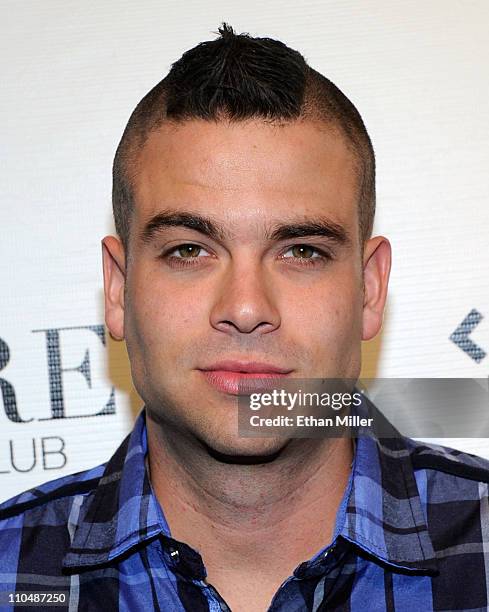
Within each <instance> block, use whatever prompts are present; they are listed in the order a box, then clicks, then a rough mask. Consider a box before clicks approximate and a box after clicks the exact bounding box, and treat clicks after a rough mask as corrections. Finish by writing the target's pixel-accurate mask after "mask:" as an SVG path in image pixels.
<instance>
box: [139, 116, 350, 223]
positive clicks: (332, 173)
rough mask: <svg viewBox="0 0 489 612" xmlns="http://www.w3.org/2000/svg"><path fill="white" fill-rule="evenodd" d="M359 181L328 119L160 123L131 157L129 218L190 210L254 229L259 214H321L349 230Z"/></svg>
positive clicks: (274, 217)
mask: <svg viewBox="0 0 489 612" xmlns="http://www.w3.org/2000/svg"><path fill="white" fill-rule="evenodd" d="M357 183H358V178H357V173H356V159H355V156H354V155H353V153H352V152H351V150H350V149H349V148H348V146H347V144H346V142H345V139H344V137H343V136H342V135H341V133H340V132H339V131H338V129H335V128H334V126H332V125H329V124H325V123H321V124H320V123H317V122H313V121H310V120H308V121H294V122H287V123H284V124H281V125H276V124H273V125H272V124H269V123H266V122H264V121H263V120H249V121H241V122H227V121H218V122H215V121H203V120H188V121H185V122H182V123H176V124H175V123H165V124H164V125H163V126H162V127H160V128H159V129H157V130H154V131H153V132H152V133H151V134H150V135H149V137H148V139H147V141H146V142H145V144H144V146H143V147H142V149H141V150H140V151H139V154H138V156H137V158H136V172H135V176H134V179H133V188H134V194H135V211H134V221H135V225H136V226H142V225H143V224H144V223H145V222H146V220H147V219H149V218H151V217H152V216H153V215H155V214H157V213H158V212H159V211H160V210H162V209H169V208H170V209H175V210H178V209H179V208H181V209H188V208H192V209H193V210H195V211H198V212H202V213H207V214H213V215H218V216H220V217H221V218H222V219H223V220H224V221H226V220H227V221H229V222H230V223H234V224H235V225H236V224H237V225H238V226H240V227H242V228H243V229H245V228H246V227H249V228H250V231H255V230H256V228H257V224H259V221H260V220H263V219H265V218H266V219H269V220H280V218H283V216H287V217H290V216H291V214H296V215H297V217H300V216H311V215H314V214H321V215H327V216H329V217H330V218H331V219H332V220H333V221H336V222H338V223H342V224H343V225H345V226H348V228H349V229H350V231H351V233H352V234H355V231H354V227H355V225H356V224H357Z"/></svg>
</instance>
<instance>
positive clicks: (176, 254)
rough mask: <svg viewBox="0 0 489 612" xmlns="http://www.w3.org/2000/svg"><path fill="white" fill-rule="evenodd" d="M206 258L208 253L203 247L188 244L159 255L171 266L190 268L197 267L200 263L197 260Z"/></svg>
mask: <svg viewBox="0 0 489 612" xmlns="http://www.w3.org/2000/svg"><path fill="white" fill-rule="evenodd" d="M202 253H206V255H202ZM207 256H209V253H207V251H206V250H205V249H204V248H203V247H201V246H199V245H198V244H193V243H191V242H188V243H185V244H179V245H178V246H176V247H173V248H172V249H170V250H169V251H166V252H165V253H163V254H162V255H161V258H162V259H165V260H166V261H167V262H168V264H169V265H171V266H192V265H196V264H197V265H198V264H199V263H201V262H198V261H197V260H198V259H202V257H207Z"/></svg>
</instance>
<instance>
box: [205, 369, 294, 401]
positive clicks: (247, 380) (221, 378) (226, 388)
mask: <svg viewBox="0 0 489 612" xmlns="http://www.w3.org/2000/svg"><path fill="white" fill-rule="evenodd" d="M200 372H201V373H202V374H203V376H204V378H205V379H206V380H207V382H208V383H209V384H210V385H211V386H213V387H214V388H216V389H217V390H218V391H222V392H223V393H228V394H231V395H248V394H249V393H256V392H261V391H265V390H270V389H273V388H274V387H276V386H277V384H278V382H279V381H280V379H282V378H285V377H286V376H288V374H290V373H291V372H292V370H290V369H286V368H282V367H279V366H276V365H274V364H269V363H263V362H257V361H253V362H250V361H248V362H244V361H220V362H217V363H214V364H212V365H210V366H208V367H206V368H201V369H200Z"/></svg>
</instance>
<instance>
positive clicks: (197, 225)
mask: <svg viewBox="0 0 489 612" xmlns="http://www.w3.org/2000/svg"><path fill="white" fill-rule="evenodd" d="M168 227H185V228H187V229H190V230H195V231H197V232H200V233H201V234H204V235H205V236H208V237H209V238H211V239H212V240H215V241H216V242H219V241H221V242H222V241H224V240H226V238H229V233H228V232H227V231H226V229H225V228H224V226H223V225H221V224H220V223H218V222H216V221H215V220H213V219H211V218H210V217H208V216H206V215H201V214H199V213H193V212H189V211H181V212H175V211H163V212H159V213H157V214H156V215H154V216H153V217H151V218H150V219H149V221H148V222H147V223H146V224H145V225H144V228H143V230H142V231H141V234H140V239H141V241H142V242H143V243H145V244H149V243H151V242H152V241H153V240H154V239H155V238H156V237H157V235H158V234H159V233H160V232H161V231H163V230H164V229H166V228H168ZM306 236H322V237H325V238H328V239H329V240H331V241H332V242H334V243H336V244H338V245H346V246H347V245H350V244H351V236H350V234H349V232H348V231H347V230H346V228H345V227H343V226H342V225H340V224H339V223H336V222H334V221H332V220H331V219H328V218H326V217H315V218H314V219H309V220H305V221H285V222H282V223H274V224H272V225H271V226H270V227H269V228H267V229H266V231H265V238H266V239H268V240H274V241H279V240H287V239H290V238H304V237H306Z"/></svg>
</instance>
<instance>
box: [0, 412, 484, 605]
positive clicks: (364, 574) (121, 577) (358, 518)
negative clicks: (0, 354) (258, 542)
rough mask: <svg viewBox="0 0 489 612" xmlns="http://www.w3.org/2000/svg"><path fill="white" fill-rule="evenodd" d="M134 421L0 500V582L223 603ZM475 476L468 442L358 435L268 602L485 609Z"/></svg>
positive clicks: (120, 598)
mask: <svg viewBox="0 0 489 612" xmlns="http://www.w3.org/2000/svg"><path fill="white" fill-rule="evenodd" d="M362 410H364V411H365V415H367V414H370V415H371V414H372V411H376V408H375V406H373V404H371V403H370V402H365V405H363V404H362V408H361V409H360V413H361V411H362ZM381 418H384V417H382V415H381ZM145 423H146V421H145V411H144V410H143V411H142V412H141V414H140V415H139V417H138V419H137V421H136V424H135V426H134V429H133V431H132V433H131V434H130V435H129V436H128V437H127V438H126V439H125V440H124V442H123V443H122V444H121V446H120V447H119V448H118V450H117V451H116V453H115V454H114V455H113V457H112V458H111V459H110V461H109V462H108V463H106V464H103V465H100V466H98V467H95V468H93V469H91V470H88V471H84V472H80V473H78V474H73V475H71V476H67V477H63V478H59V479H57V480H54V481H51V482H48V483H46V484H43V485H41V486H39V487H36V488H35V489H32V490H30V491H27V492H25V493H22V494H20V495H18V496H16V497H14V498H12V499H11V500H9V501H7V502H5V503H3V504H2V505H0V592H1V591H3V592H5V591H8V592H11V593H14V592H17V593H22V592H25V591H38V592H39V591H41V592H42V591H46V590H49V591H53V590H55V591H60V592H64V593H65V594H66V605H65V607H64V609H69V610H70V611H74V610H79V611H85V610H86V611H91V612H92V611H97V610H103V611H104V612H112V611H116V610H120V611H129V610H131V611H139V610H148V611H150V610H161V611H164V612H167V611H168V612H171V611H183V610H187V611H190V612H200V611H205V612H207V611H212V612H222V611H223V610H224V611H226V610H229V608H228V606H227V605H226V603H225V602H224V600H223V599H222V598H221V596H220V595H219V593H218V592H217V591H216V589H214V588H213V587H212V585H210V584H208V583H207V582H206V570H205V566H204V562H203V560H202V558H201V556H200V554H199V553H198V552H197V551H196V550H194V549H192V548H191V547H190V546H188V545H187V544H185V543H183V542H179V541H176V540H175V539H173V538H172V537H171V534H170V529H169V527H168V524H167V522H166V520H165V517H164V514H163V511H162V509H161V507H160V505H159V503H158V501H157V500H156V497H155V495H154V492H153V490H152V487H151V483H150V481H149V478H148V474H147V471H146V467H145V455H146V453H147V439H146V425H145ZM387 424H388V423H387ZM388 425H389V424H388ZM394 431H395V430H394ZM488 482H489V462H488V461H485V460H484V459H481V458H478V457H476V456H474V455H471V454H467V453H463V452H460V451H457V450H453V449H449V448H446V447H441V446H435V445H428V444H425V443H420V442H416V441H414V440H412V439H410V438H405V437H393V438H384V437H382V439H381V440H380V439H378V438H377V437H376V436H375V435H374V434H372V435H371V436H361V437H358V438H357V440H356V448H355V454H354V462H353V466H352V470H351V475H350V480H349V483H348V485H347V487H346V490H345V493H344V497H343V500H342V502H341V505H340V507H339V509H338V513H337V517H336V525H335V530H334V536H333V539H332V542H329V543H328V542H318V553H317V554H316V555H315V556H314V557H313V558H311V559H309V560H307V561H304V562H303V563H301V564H300V565H299V566H298V567H297V568H296V569H295V571H294V573H293V575H291V576H289V577H286V576H284V582H283V583H282V585H281V586H280V588H279V589H278V591H277V592H276V594H275V596H274V598H273V600H272V602H271V603H270V607H269V611H270V612H271V611H273V612H279V611H280V612H296V611H300V610H312V611H314V612H317V611H325V610H328V611H332V610H338V611H339V610H342V611H351V612H356V611H362V612H364V611H365V610H367V611H369V612H375V611H379V612H386V611H393V610H395V611H401V610H402V611H404V610H409V611H411V610H413V609H414V610H419V611H420V612H429V611H431V610H436V611H441V610H445V611H448V610H466V611H468V610H470V611H472V612H475V611H476V610H477V611H479V610H487V609H488V588H489V586H488V584H489V582H488V580H489V577H488V572H489V552H488V551H489V504H488V484H487V483H488ZM4 596H5V595H4ZM4 601H5V600H4ZM0 609H1V610H11V609H13V607H12V606H9V605H6V604H5V603H4V604H3V605H2V606H0ZM20 609H21V608H19V610H20ZM22 609H24V608H22ZM36 609H37V608H36ZM41 609H44V610H48V609H50V608H49V607H44V608H41ZM52 609H53V610H60V609H63V608H60V607H53V608H52ZM250 612H255V611H254V610H253V611H250Z"/></svg>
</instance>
